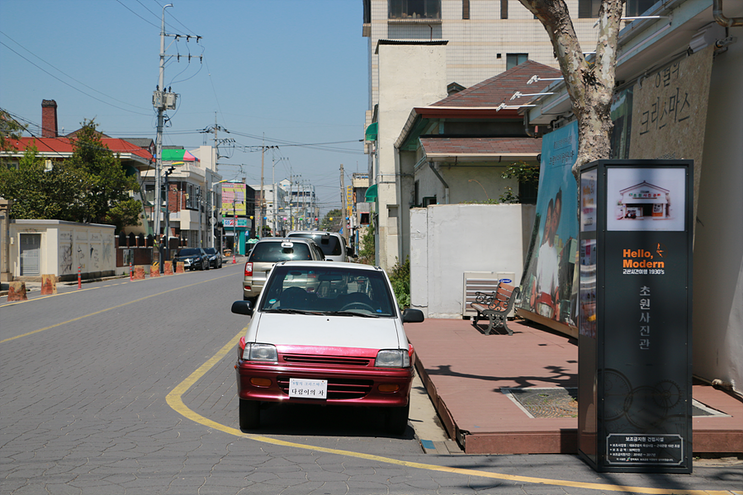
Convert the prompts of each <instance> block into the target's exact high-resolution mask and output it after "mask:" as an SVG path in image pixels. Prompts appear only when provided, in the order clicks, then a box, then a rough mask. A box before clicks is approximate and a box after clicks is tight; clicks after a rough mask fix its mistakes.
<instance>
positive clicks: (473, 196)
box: [415, 163, 539, 204]
mask: <svg viewBox="0 0 743 495" xmlns="http://www.w3.org/2000/svg"><path fill="white" fill-rule="evenodd" d="M509 165H510V164H502V165H496V164H489V165H475V166H468V165H466V164H461V165H454V166H452V165H448V164H445V163H437V164H436V165H435V166H436V169H437V170H438V172H439V174H441V176H442V177H443V178H444V180H445V181H446V183H447V184H448V185H449V203H450V204H454V203H462V202H466V201H481V202H484V201H487V200H488V199H491V200H498V198H500V197H501V196H502V195H504V194H506V189H507V188H508V187H511V188H512V189H513V194H514V195H518V193H519V183H518V181H517V180H516V179H504V178H503V177H502V174H503V172H505V171H506V169H507V168H508V166H509ZM534 165H535V166H539V165H538V164H536V163H535V164H534ZM415 180H417V181H419V183H418V187H419V195H420V197H421V198H423V197H426V196H434V195H435V196H436V199H437V201H438V203H440V204H441V203H443V202H444V193H445V191H444V185H443V184H442V183H441V181H440V180H439V179H438V177H436V175H435V174H434V173H433V172H432V171H431V168H430V167H429V166H428V163H424V164H423V165H422V166H420V167H419V168H418V170H416V172H415ZM421 198H419V199H421Z"/></svg>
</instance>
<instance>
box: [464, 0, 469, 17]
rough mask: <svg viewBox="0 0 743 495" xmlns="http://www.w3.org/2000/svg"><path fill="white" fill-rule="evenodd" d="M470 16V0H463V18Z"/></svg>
mask: <svg viewBox="0 0 743 495" xmlns="http://www.w3.org/2000/svg"><path fill="white" fill-rule="evenodd" d="M469 18H470V0H462V19H469Z"/></svg>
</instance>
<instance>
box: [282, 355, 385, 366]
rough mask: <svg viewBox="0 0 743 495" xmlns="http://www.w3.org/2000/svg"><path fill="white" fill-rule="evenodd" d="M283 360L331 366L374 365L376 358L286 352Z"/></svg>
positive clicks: (291, 362)
mask: <svg viewBox="0 0 743 495" xmlns="http://www.w3.org/2000/svg"><path fill="white" fill-rule="evenodd" d="M282 357H283V360H284V362H285V363H289V364H323V365H330V366H363V367H366V366H372V365H373V364H374V360H373V359H370V358H363V357H345V356H344V357H340V356H308V355H302V354H284V355H283V356H282Z"/></svg>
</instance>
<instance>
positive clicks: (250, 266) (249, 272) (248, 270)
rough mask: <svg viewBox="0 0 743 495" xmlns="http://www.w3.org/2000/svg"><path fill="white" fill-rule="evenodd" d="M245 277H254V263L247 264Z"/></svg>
mask: <svg viewBox="0 0 743 495" xmlns="http://www.w3.org/2000/svg"><path fill="white" fill-rule="evenodd" d="M245 276H246V277H252V276H253V263H250V262H248V263H245Z"/></svg>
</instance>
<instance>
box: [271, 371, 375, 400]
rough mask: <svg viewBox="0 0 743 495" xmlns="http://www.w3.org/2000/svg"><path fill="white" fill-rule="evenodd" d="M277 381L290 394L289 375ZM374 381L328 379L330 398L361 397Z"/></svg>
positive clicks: (368, 390) (369, 389)
mask: <svg viewBox="0 0 743 495" xmlns="http://www.w3.org/2000/svg"><path fill="white" fill-rule="evenodd" d="M277 381H278V384H279V387H281V390H282V391H283V392H284V393H285V394H286V395H289V377H288V376H279V377H278V378H277ZM373 383H374V382H373V381H372V380H354V379H343V378H330V379H328V399H329V400H343V399H360V398H361V397H364V396H365V395H366V394H368V393H369V392H370V391H371V389H372V385H373Z"/></svg>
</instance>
